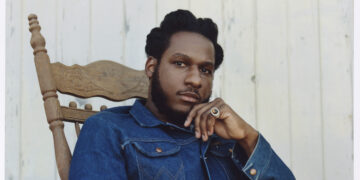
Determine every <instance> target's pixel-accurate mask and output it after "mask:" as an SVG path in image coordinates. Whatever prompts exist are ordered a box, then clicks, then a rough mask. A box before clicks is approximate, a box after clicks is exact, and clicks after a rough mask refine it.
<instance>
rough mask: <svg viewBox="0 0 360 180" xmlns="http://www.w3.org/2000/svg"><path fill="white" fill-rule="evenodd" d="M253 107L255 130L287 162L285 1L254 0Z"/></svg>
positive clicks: (288, 127) (288, 142)
mask: <svg viewBox="0 0 360 180" xmlns="http://www.w3.org/2000/svg"><path fill="white" fill-rule="evenodd" d="M256 18H257V22H256V23H257V24H256V38H257V40H256V42H255V43H256V50H255V51H256V60H255V61H256V63H255V64H256V70H255V71H256V77H255V81H256V97H257V101H256V105H257V106H256V108H257V125H258V129H259V131H260V132H261V133H262V134H263V135H264V136H265V137H266V138H267V140H268V141H269V142H270V144H271V145H272V147H273V149H274V150H275V151H276V152H277V154H278V155H279V156H280V157H281V159H282V160H283V161H284V162H285V163H286V164H287V165H289V164H290V143H291V142H290V141H291V138H290V120H289V99H288V98H289V92H288V69H287V68H288V60H287V34H286V33H287V1H286V0H275V1H266V0H258V1H256Z"/></svg>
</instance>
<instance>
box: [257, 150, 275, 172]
mask: <svg viewBox="0 0 360 180" xmlns="http://www.w3.org/2000/svg"><path fill="white" fill-rule="evenodd" d="M273 155H274V152H273V151H271V154H270V156H269V158H267V163H266V165H265V166H264V168H263V169H262V171H260V172H259V176H258V177H259V179H260V178H261V177H262V176H263V173H262V172H264V171H265V170H266V169H267V168H268V167H269V164H270V159H271V158H272V156H273Z"/></svg>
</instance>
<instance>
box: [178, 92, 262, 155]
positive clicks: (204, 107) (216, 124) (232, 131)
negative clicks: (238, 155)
mask: <svg viewBox="0 0 360 180" xmlns="http://www.w3.org/2000/svg"><path fill="white" fill-rule="evenodd" d="M213 107H216V108H218V109H219V110H220V116H219V117H218V118H216V117H214V116H213V115H212V114H211V113H210V110H211V108H213ZM192 121H194V125H195V136H196V138H200V137H201V138H202V140H203V141H207V140H208V137H209V136H210V135H212V134H213V133H214V132H215V133H216V134H217V135H218V136H220V137H222V138H224V139H232V140H236V141H237V142H238V143H239V144H240V145H241V146H242V147H243V149H244V150H245V152H246V154H247V155H248V156H250V155H251V153H252V151H253V150H254V148H255V146H256V142H257V138H258V135H259V134H258V132H257V131H256V130H255V129H254V128H253V127H251V126H250V125H249V124H248V123H246V122H245V121H244V120H243V119H242V118H241V117H240V116H239V115H238V114H236V113H235V111H234V110H232V109H231V107H230V106H228V105H227V104H226V103H225V102H224V101H223V100H222V99H221V98H216V99H215V100H214V101H212V102H209V103H203V104H197V105H195V106H194V108H193V109H192V110H191V111H190V113H189V115H188V117H187V119H186V121H185V123H184V126H185V127H188V126H189V125H190V124H191V122H192Z"/></svg>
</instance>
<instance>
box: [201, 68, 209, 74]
mask: <svg viewBox="0 0 360 180" xmlns="http://www.w3.org/2000/svg"><path fill="white" fill-rule="evenodd" d="M200 71H201V72H202V73H205V74H211V73H212V72H211V70H209V69H206V68H200Z"/></svg>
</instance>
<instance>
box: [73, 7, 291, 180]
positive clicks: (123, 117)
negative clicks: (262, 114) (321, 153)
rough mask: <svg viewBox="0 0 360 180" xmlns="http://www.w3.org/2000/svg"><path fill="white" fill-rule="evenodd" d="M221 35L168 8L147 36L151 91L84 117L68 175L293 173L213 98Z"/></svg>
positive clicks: (177, 176)
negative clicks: (211, 99) (140, 97)
mask: <svg viewBox="0 0 360 180" xmlns="http://www.w3.org/2000/svg"><path fill="white" fill-rule="evenodd" d="M217 35H218V30H217V26H216V24H215V23H213V21H212V20H211V19H201V18H198V19H197V18H195V16H194V15H193V14H192V13H191V12H189V11H185V10H177V11H175V12H171V13H169V14H168V15H166V16H165V19H164V20H163V21H162V23H161V25H160V27H157V28H154V29H152V30H151V32H150V34H149V35H148V36H147V40H146V47H145V51H146V53H147V56H148V59H147V61H146V65H145V72H146V75H147V76H148V77H149V79H150V87H149V94H148V99H146V100H145V99H142V100H140V99H139V100H137V101H136V102H135V103H134V105H133V106H126V107H115V108H111V109H108V110H105V111H103V112H100V113H98V114H96V115H94V116H92V117H90V118H89V119H88V120H86V122H85V124H84V126H83V128H82V130H81V133H80V136H79V139H78V141H77V144H76V147H75V151H74V156H73V159H72V162H71V168H70V179H76V180H79V179H96V180H98V179H196V180H198V179H221V180H225V179H287V180H289V179H295V178H294V176H293V174H292V173H291V171H290V170H289V169H288V168H287V167H286V165H285V164H284V163H283V162H282V161H281V160H280V158H279V157H278V156H277V155H276V154H275V152H274V151H273V150H272V149H271V147H270V145H269V144H268V142H267V141H266V140H265V139H264V137H262V135H261V134H260V133H258V132H257V131H256V130H255V129H254V128H253V127H251V126H250V125H249V124H248V123H247V122H246V121H244V120H243V119H242V118H241V117H240V116H239V115H238V114H237V113H236V112H234V111H233V110H232V109H231V107H229V105H227V104H226V103H225V102H224V101H223V100H222V99H220V98H217V99H215V100H214V101H211V102H209V98H210V95H211V89H212V83H213V79H214V73H215V70H216V69H217V68H218V67H219V66H220V64H221V63H222V61H223V50H222V48H221V46H220V45H219V44H218V43H217Z"/></svg>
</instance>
